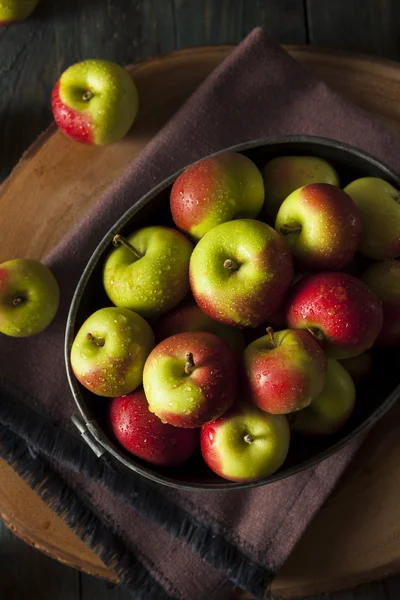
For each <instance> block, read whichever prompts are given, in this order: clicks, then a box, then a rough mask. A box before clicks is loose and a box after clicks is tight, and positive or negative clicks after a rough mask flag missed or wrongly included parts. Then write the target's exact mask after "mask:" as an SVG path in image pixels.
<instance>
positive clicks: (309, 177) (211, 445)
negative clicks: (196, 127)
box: [71, 152, 400, 481]
mask: <svg viewBox="0 0 400 600" xmlns="http://www.w3.org/2000/svg"><path fill="white" fill-rule="evenodd" d="M399 197H400V194H399V192H398V191H397V190H396V189H394V188H393V187H392V186H391V185H390V184H389V183H387V182H385V181H383V180H382V179H378V178H372V177H366V178H362V179H358V180H356V181H353V182H352V183H350V184H349V185H348V186H347V187H346V188H345V190H342V189H340V187H339V178H338V175H337V173H336V171H335V169H334V168H333V167H332V166H331V165H330V164H329V163H327V162H326V161H325V160H322V159H320V158H316V157H302V156H284V157H278V158H274V159H273V160H271V161H269V162H268V163H267V165H266V166H265V167H264V169H263V171H262V173H261V172H260V171H259V169H258V168H257V167H256V165H255V164H254V163H253V162H252V161H251V160H250V159H249V158H247V157H245V156H244V155H241V154H238V153H234V152H224V153H221V154H218V155H215V156H211V157H208V158H205V159H203V160H201V161H199V162H198V163H196V164H194V165H193V166H191V167H189V168H188V169H187V170H186V171H184V172H183V173H182V174H181V175H180V176H179V177H178V178H177V179H176V181H175V183H174V185H173V187H172V189H171V194H170V208H171V214H172V218H173V221H174V223H175V225H176V227H177V229H175V228H171V227H166V226H160V225H153V226H149V227H144V228H142V229H139V230H137V231H134V232H133V233H132V234H131V235H129V236H128V237H123V236H121V235H116V236H115V238H114V240H113V242H114V246H115V248H114V249H113V250H112V251H111V252H110V254H109V256H108V257H107V259H106V260H105V264H104V271H103V283H104V288H105V291H106V293H107V295H108V297H109V299H110V301H111V302H112V304H113V305H114V306H112V307H106V308H102V309H100V310H98V311H97V312H95V313H94V314H93V315H91V316H90V317H89V318H88V319H87V320H86V321H85V323H84V324H83V325H82V327H81V329H80V330H79V332H78V334H77V336H76V338H75V340H74V343H73V346H72V351H71V365H72V368H73V371H74V373H75V376H76V377H77V379H78V380H79V381H80V383H81V384H82V385H83V386H85V387H86V388H87V389H89V390H90V391H91V392H93V393H94V394H97V395H99V396H105V397H108V398H110V400H109V402H108V403H107V415H108V421H109V424H110V428H111V430H112V432H113V435H114V437H115V439H116V440H117V441H118V442H119V443H120V444H121V445H122V446H123V448H125V449H126V450H127V451H129V452H131V453H132V454H134V455H135V456H137V457H140V458H141V459H143V460H145V461H147V462H149V463H152V464H155V465H160V466H167V467H173V466H178V465H181V464H183V463H184V462H185V461H186V460H188V459H189V458H190V457H191V456H192V455H193V454H194V453H195V452H197V451H198V449H199V447H200V449H201V453H202V455H203V457H204V460H205V462H206V463H207V464H208V466H209V467H210V468H211V469H212V470H213V471H214V472H215V473H217V474H218V475H220V476H221V477H224V478H226V479H229V480H232V481H255V480H259V479H262V478H264V477H267V476H268V475H270V474H272V473H274V472H275V471H276V470H277V469H279V468H280V467H281V465H282V464H283V462H284V461H285V458H286V456H287V453H288V449H289V442H290V431H291V430H293V431H295V432H296V433H297V434H300V435H330V434H333V433H335V432H337V431H338V430H339V429H340V428H341V427H342V426H343V425H344V424H345V423H346V421H347V420H348V419H349V417H350V415H351V413H352V410H353V407H354V403H355V386H354V383H353V379H352V377H351V376H350V374H349V371H351V370H353V372H354V373H357V372H358V373H360V372H363V371H365V370H367V369H368V366H369V362H370V357H369V356H368V354H365V353H366V351H367V350H368V349H369V348H371V347H372V345H373V344H375V343H377V344H379V345H382V346H400V261H398V260H394V259H395V258H396V257H399V256H400V205H399ZM156 218H157V217H156V216H155V219H156ZM268 223H270V224H271V225H273V226H271V225H270V224H268ZM356 252H357V253H358V255H357V256H358V258H357V260H355V255H356ZM360 255H361V257H364V258H363V259H361V263H362V264H363V266H365V265H367V266H366V268H365V269H364V271H363V273H362V274H360V273H358V271H357V269H358V265H359V263H360V258H359V256H360ZM351 273H353V274H351ZM354 273H357V274H358V275H359V274H360V275H361V276H360V278H358V277H355V276H354ZM155 344H157V345H155ZM246 344H248V345H247V347H245V346H246ZM341 361H343V362H341ZM142 384H143V385H142ZM288 417H289V418H288ZM199 440H200V443H199Z"/></svg>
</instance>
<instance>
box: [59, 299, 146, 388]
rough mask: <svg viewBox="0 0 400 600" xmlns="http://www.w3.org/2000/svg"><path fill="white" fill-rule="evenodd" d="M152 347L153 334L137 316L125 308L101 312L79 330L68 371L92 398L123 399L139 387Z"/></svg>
mask: <svg viewBox="0 0 400 600" xmlns="http://www.w3.org/2000/svg"><path fill="white" fill-rule="evenodd" d="M153 347H154V335H153V331H152V329H151V327H150V325H149V324H148V323H147V321H145V320H144V319H143V318H142V317H141V316H140V315H137V314H136V313H134V312H132V311H131V310H128V309H126V308H116V307H107V308H101V309H100V310H98V311H96V312H95V313H93V314H92V315H91V316H90V317H89V318H88V319H87V320H86V321H85V322H84V323H83V325H82V327H81V328H80V329H79V331H78V333H77V335H76V337H75V340H74V342H73V344H72V348H71V367H72V370H73V372H74V374H75V377H76V378H77V379H78V381H79V382H80V383H81V384H82V385H83V386H84V387H86V388H87V389H88V390H90V391H91V392H93V393H94V394H97V395H98V396H108V397H114V396H123V395H124V394H129V393H130V392H133V390H135V389H136V388H137V387H138V386H139V385H140V384H141V383H142V374H143V367H144V363H145V360H146V358H147V356H148V355H149V353H150V351H151V350H152V348H153Z"/></svg>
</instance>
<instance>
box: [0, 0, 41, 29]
mask: <svg viewBox="0 0 400 600" xmlns="http://www.w3.org/2000/svg"><path fill="white" fill-rule="evenodd" d="M38 2H39V0H1V1H0V27H4V26H6V25H11V24H12V23H17V22H18V21H23V20H24V19H26V18H27V17H29V15H30V14H31V13H32V12H33V11H34V9H35V8H36V6H37V4H38Z"/></svg>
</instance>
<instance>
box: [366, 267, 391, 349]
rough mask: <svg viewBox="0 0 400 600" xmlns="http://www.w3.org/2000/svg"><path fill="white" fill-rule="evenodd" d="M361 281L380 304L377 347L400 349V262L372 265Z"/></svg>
mask: <svg viewBox="0 0 400 600" xmlns="http://www.w3.org/2000/svg"><path fill="white" fill-rule="evenodd" d="M361 279H362V280H363V281H364V283H366V284H367V285H368V287H369V288H370V289H371V290H372V291H373V292H375V294H376V295H377V296H378V298H379V299H380V300H381V302H382V309H383V325H382V329H381V331H380V333H379V335H378V338H377V340H376V343H377V345H378V346H392V347H400V260H385V261H383V262H376V263H373V264H372V265H370V266H369V267H368V269H366V271H364V273H363V275H362V277H361Z"/></svg>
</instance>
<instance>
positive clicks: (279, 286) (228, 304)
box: [190, 219, 293, 327]
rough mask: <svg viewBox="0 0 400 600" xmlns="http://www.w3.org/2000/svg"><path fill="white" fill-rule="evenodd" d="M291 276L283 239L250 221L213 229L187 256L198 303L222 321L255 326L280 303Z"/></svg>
mask: <svg viewBox="0 0 400 600" xmlns="http://www.w3.org/2000/svg"><path fill="white" fill-rule="evenodd" d="M292 277H293V263H292V257H291V254H290V251H289V250H288V248H287V246H286V244H285V241H284V239H283V237H282V236H281V235H279V234H278V233H277V232H276V231H274V229H272V227H270V226H269V225H266V224H265V223H261V221H255V220H252V219H239V220H237V221H229V222H228V223H223V224H222V225H218V226H217V227H214V229H212V230H211V231H209V232H208V233H206V235H205V236H204V237H203V238H202V239H201V240H200V241H199V242H198V244H197V246H196V247H195V249H194V251H193V254H192V256H191V259H190V285H191V288H192V292H193V295H194V297H195V300H196V302H197V304H198V305H199V306H200V308H201V309H202V311H203V312H205V313H206V314H207V315H208V316H209V317H211V318H212V319H214V320H216V321H220V322H221V323H225V324H226V325H236V326H240V327H257V325H260V324H261V323H265V322H266V321H267V320H268V317H269V316H270V315H272V314H273V313H274V312H275V311H276V310H277V309H278V307H279V306H280V304H281V302H282V300H283V298H284V296H285V294H286V292H287V290H288V288H289V286H290V283H291V280H292Z"/></svg>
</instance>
